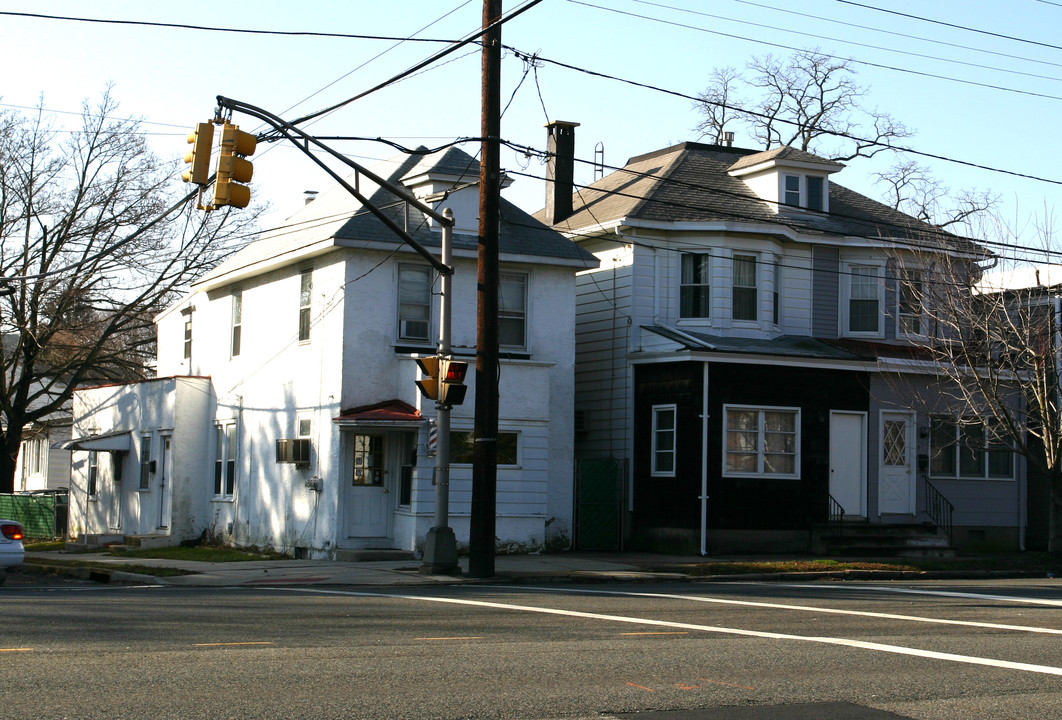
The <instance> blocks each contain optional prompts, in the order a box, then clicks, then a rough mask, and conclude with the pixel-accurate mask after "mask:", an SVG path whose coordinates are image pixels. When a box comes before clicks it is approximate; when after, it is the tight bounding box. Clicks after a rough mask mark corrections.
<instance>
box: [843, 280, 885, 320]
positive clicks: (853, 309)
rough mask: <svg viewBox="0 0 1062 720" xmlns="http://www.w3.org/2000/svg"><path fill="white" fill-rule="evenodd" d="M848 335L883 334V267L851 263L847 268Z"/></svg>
mask: <svg viewBox="0 0 1062 720" xmlns="http://www.w3.org/2000/svg"><path fill="white" fill-rule="evenodd" d="M846 280H847V286H848V298H847V303H848V307H847V313H846V315H847V333H846V334H848V335H869V336H880V335H881V306H882V294H883V292H884V290H883V285H882V282H881V268H880V267H878V266H877V265H849V266H848V268H847V278H846Z"/></svg>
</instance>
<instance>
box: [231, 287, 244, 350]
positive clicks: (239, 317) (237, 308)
mask: <svg viewBox="0 0 1062 720" xmlns="http://www.w3.org/2000/svg"><path fill="white" fill-rule="evenodd" d="M242 332H243V291H242V290H233V291H232V344H231V353H232V357H239V355H240V336H241V334H242Z"/></svg>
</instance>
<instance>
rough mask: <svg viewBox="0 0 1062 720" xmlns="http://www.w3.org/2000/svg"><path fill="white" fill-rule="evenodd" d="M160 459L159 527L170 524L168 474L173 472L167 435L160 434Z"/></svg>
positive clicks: (171, 443)
mask: <svg viewBox="0 0 1062 720" xmlns="http://www.w3.org/2000/svg"><path fill="white" fill-rule="evenodd" d="M161 440H162V460H161V461H160V462H161V465H162V467H161V468H160V472H159V473H158V477H159V529H160V530H162V529H164V528H168V527H169V525H170V497H171V493H172V492H173V491H172V490H171V489H170V481H171V478H170V476H171V475H172V474H173V438H172V437H170V436H169V435H163V436H161Z"/></svg>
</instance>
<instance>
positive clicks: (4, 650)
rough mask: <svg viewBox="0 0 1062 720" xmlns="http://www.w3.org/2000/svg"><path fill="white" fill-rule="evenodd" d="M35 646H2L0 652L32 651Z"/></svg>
mask: <svg viewBox="0 0 1062 720" xmlns="http://www.w3.org/2000/svg"><path fill="white" fill-rule="evenodd" d="M32 650H33V648H0V652H32Z"/></svg>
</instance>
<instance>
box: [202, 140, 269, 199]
mask: <svg viewBox="0 0 1062 720" xmlns="http://www.w3.org/2000/svg"><path fill="white" fill-rule="evenodd" d="M257 144H258V138H256V137H255V136H254V135H252V134H251V133H246V132H243V131H242V130H240V128H239V126H238V125H232V124H231V123H228V122H226V123H225V124H224V125H222V126H221V154H220V155H219V156H218V166H217V173H216V175H217V177H216V178H215V180H214V203H213V204H214V207H221V206H222V205H231V206H232V207H237V208H245V207H247V206H248V205H249V204H250V202H251V189H250V188H249V187H247V186H246V185H244V184H242V183H249V182H250V181H251V177H252V176H253V175H254V165H252V164H251V161H250V160H246V159H245V158H246V156H248V155H253V154H254V151H255V147H256V146H257Z"/></svg>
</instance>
